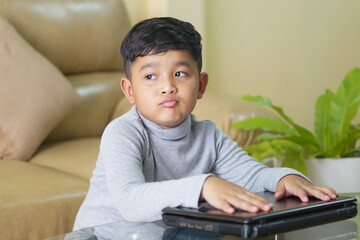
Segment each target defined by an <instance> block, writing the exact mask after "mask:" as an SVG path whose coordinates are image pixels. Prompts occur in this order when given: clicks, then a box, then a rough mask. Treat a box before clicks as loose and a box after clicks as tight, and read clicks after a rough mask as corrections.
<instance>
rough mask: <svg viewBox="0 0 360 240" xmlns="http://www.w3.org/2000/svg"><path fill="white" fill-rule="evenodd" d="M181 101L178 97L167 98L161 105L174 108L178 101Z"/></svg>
mask: <svg viewBox="0 0 360 240" xmlns="http://www.w3.org/2000/svg"><path fill="white" fill-rule="evenodd" d="M178 102H179V101H178V100H176V99H171V98H170V99H165V100H164V101H162V102H161V103H160V105H161V106H163V107H166V108H172V107H175V105H176V104H177V103H178Z"/></svg>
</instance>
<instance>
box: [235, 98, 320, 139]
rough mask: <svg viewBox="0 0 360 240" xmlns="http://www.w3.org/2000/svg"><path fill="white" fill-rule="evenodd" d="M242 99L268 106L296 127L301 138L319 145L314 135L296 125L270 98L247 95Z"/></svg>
mask: <svg viewBox="0 0 360 240" xmlns="http://www.w3.org/2000/svg"><path fill="white" fill-rule="evenodd" d="M242 99H243V100H245V101H248V102H253V103H256V104H258V105H261V106H268V107H270V108H272V109H274V110H275V111H276V112H277V113H278V114H279V115H280V116H281V117H283V118H284V119H285V120H286V121H287V122H288V123H289V124H290V125H291V126H293V127H294V129H295V130H296V131H297V132H298V133H299V134H300V135H301V137H303V138H304V139H305V140H306V141H308V142H311V143H312V144H313V145H318V143H317V141H316V138H315V136H314V134H312V133H311V132H310V131H308V130H307V129H305V128H303V127H301V126H299V125H297V124H295V123H294V122H293V120H292V119H291V118H290V117H288V116H287V115H285V113H284V111H283V110H282V108H280V107H279V106H275V105H273V104H272V103H271V101H270V99H269V98H267V97H262V96H259V95H258V96H251V95H245V96H243V98H242Z"/></svg>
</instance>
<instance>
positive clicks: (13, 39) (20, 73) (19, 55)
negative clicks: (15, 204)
mask: <svg viewBox="0 0 360 240" xmlns="http://www.w3.org/2000/svg"><path fill="white" fill-rule="evenodd" d="M0 36H1V37H0V56H1V58H0V86H1V87H0V112H1V118H0V159H16V160H27V159H29V158H30V157H31V155H32V154H33V153H34V152H35V150H36V149H37V148H38V146H39V145H40V144H41V142H42V141H43V140H44V138H45V137H46V136H47V135H48V134H49V132H50V131H51V130H52V129H53V128H54V127H55V126H56V125H57V124H58V123H59V122H60V121H61V120H62V119H63V118H64V117H65V116H66V115H67V114H68V113H69V112H70V111H71V110H73V109H74V108H75V107H76V106H77V105H78V104H79V103H80V97H79V96H78V95H77V93H76V91H75V90H74V88H73V87H72V86H71V84H70V83H69V82H68V81H67V79H66V78H65V77H64V76H63V75H62V74H61V73H60V72H59V70H58V69H56V68H55V67H54V66H53V65H52V64H51V63H50V62H49V61H48V60H47V59H45V58H44V57H43V56H42V55H40V54H39V53H38V52H37V51H36V50H35V49H34V48H32V47H31V46H30V45H29V44H28V43H27V42H26V41H25V40H24V39H23V38H21V36H20V35H19V34H18V33H17V32H16V30H15V29H14V28H13V27H12V26H11V25H10V24H9V23H8V22H7V21H6V20H5V19H4V18H3V17H1V16H0Z"/></svg>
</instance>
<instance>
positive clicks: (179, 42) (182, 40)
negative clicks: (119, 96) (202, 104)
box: [121, 17, 202, 79]
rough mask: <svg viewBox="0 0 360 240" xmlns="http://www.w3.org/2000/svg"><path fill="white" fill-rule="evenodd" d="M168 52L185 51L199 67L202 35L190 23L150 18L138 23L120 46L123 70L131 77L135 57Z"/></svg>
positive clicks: (200, 64)
mask: <svg viewBox="0 0 360 240" xmlns="http://www.w3.org/2000/svg"><path fill="white" fill-rule="evenodd" d="M168 50H187V51H188V52H189V53H190V55H191V56H192V57H193V58H194V60H195V61H196V63H197V67H198V71H199V74H200V72H201V67H202V56H201V50H202V46H201V36H200V34H199V33H198V32H197V31H196V30H195V28H194V26H193V25H192V24H191V23H188V22H184V21H181V20H178V19H176V18H171V17H161V18H151V19H147V20H144V21H141V22H139V23H137V24H136V25H135V26H134V27H133V28H132V29H131V30H130V31H129V32H128V34H127V35H126V36H125V38H124V40H123V42H122V44H121V55H122V57H123V60H124V71H125V75H126V77H127V78H128V79H130V78H131V73H130V67H131V64H132V63H134V62H135V60H136V58H137V57H143V56H147V55H149V54H158V53H162V52H166V51H168Z"/></svg>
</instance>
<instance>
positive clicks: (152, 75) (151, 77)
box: [145, 74, 156, 80]
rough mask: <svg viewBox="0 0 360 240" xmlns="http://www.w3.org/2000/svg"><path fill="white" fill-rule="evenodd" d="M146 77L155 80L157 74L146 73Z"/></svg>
mask: <svg viewBox="0 0 360 240" xmlns="http://www.w3.org/2000/svg"><path fill="white" fill-rule="evenodd" d="M145 78H146V79H148V80H154V79H155V78H156V76H155V75H154V74H149V75H146V76H145Z"/></svg>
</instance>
